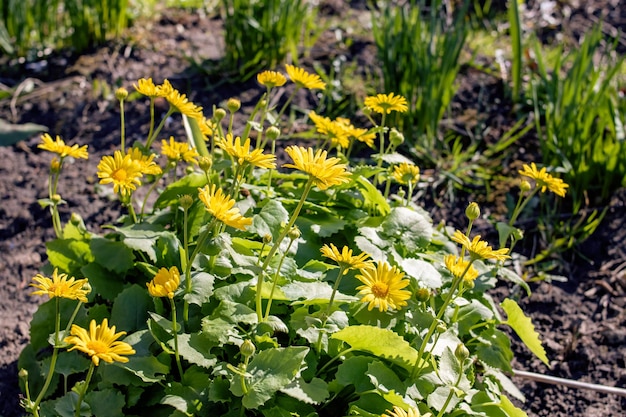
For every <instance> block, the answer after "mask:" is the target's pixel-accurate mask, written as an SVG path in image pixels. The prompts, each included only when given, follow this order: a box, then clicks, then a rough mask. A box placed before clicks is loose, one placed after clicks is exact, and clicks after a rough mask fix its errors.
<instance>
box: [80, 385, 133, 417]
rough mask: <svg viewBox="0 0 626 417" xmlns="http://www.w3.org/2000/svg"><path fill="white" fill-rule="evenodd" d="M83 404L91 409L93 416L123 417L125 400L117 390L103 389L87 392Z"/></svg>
mask: <svg viewBox="0 0 626 417" xmlns="http://www.w3.org/2000/svg"><path fill="white" fill-rule="evenodd" d="M85 402H87V404H89V406H90V407H91V412H92V413H93V415H94V416H98V417H118V416H122V415H124V413H123V412H122V409H123V408H124V405H126V398H125V397H124V394H122V393H121V392H119V391H117V390H114V389H103V390H98V391H91V392H89V393H88V394H87V395H86V396H85Z"/></svg>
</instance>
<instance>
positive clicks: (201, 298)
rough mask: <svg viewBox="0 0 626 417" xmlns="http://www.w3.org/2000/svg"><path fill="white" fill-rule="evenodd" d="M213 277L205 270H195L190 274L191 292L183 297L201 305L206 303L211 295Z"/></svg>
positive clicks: (191, 302) (189, 301)
mask: <svg viewBox="0 0 626 417" xmlns="http://www.w3.org/2000/svg"><path fill="white" fill-rule="evenodd" d="M214 282H215V277H214V276H213V275H211V274H208V273H206V272H196V273H193V274H192V275H191V292H190V293H186V294H185V296H184V298H185V301H187V302H188V303H190V304H196V305H199V306H201V305H202V304H204V303H208V302H209V301H210V300H211V295H213V284H214Z"/></svg>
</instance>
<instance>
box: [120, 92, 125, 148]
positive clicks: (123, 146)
mask: <svg viewBox="0 0 626 417" xmlns="http://www.w3.org/2000/svg"><path fill="white" fill-rule="evenodd" d="M125 126H126V125H125V124H124V100H120V143H121V148H122V155H126V133H125V132H126V130H125Z"/></svg>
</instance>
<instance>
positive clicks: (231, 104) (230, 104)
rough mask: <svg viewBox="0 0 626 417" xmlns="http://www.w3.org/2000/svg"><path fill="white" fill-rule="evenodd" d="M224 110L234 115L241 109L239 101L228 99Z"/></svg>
mask: <svg viewBox="0 0 626 417" xmlns="http://www.w3.org/2000/svg"><path fill="white" fill-rule="evenodd" d="M226 108H227V109H228V111H229V112H231V113H235V112H236V111H237V110H239V109H240V108H241V101H239V100H237V99H236V98H229V99H228V101H227V102H226Z"/></svg>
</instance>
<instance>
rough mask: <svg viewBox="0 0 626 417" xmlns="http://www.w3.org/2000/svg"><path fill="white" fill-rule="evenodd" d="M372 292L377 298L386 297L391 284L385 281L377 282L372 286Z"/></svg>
mask: <svg viewBox="0 0 626 417" xmlns="http://www.w3.org/2000/svg"><path fill="white" fill-rule="evenodd" d="M371 290H372V294H374V295H375V296H376V298H385V297H387V294H389V285H387V284H385V283H384V282H377V283H375V284H374V285H372V287H371Z"/></svg>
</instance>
